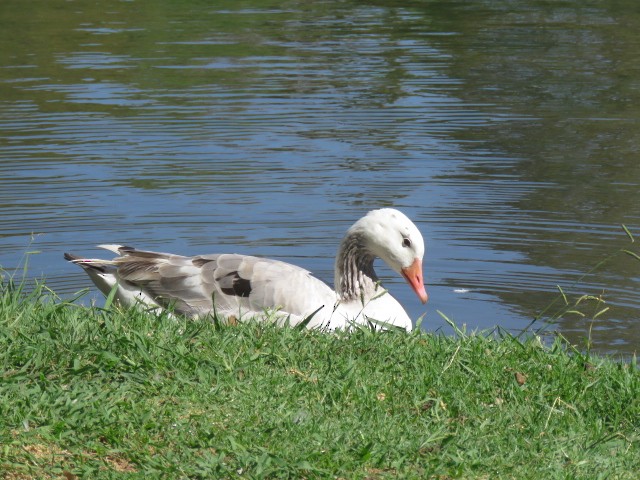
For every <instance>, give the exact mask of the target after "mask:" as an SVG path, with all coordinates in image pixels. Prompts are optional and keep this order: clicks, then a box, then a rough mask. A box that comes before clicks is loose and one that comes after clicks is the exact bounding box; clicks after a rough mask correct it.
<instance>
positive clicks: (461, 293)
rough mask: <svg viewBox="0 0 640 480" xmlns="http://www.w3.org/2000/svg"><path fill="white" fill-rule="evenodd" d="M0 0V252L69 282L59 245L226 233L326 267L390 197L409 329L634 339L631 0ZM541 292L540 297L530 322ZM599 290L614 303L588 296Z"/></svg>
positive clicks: (394, 287) (629, 343)
mask: <svg viewBox="0 0 640 480" xmlns="http://www.w3.org/2000/svg"><path fill="white" fill-rule="evenodd" d="M521 3H523V2H512V1H507V0H504V1H499V0H498V1H489V0H486V1H480V0H478V1H474V2H467V1H465V2H462V1H460V2H456V1H447V2H438V1H414V2H406V1H403V2H393V1H392V2H389V1H385V2H375V1H365V2H363V1H355V0H347V1H320V2H302V1H289V2H278V3H276V4H264V2H258V1H255V0H254V1H250V0H247V1H233V2H232V1H225V2H215V4H212V3H211V2H202V1H190V2H174V1H170V0H164V1H150V0H140V1H105V2H95V4H94V3H87V2H75V1H68V2H64V3H63V2H47V1H44V0H31V1H29V2H25V1H24V0H4V1H3V2H2V3H1V4H0V48H1V49H0V51H1V52H2V55H1V56H0V159H1V163H0V204H1V205H2V215H1V216H0V265H2V266H3V267H4V268H5V269H9V270H10V269H13V268H16V267H18V266H20V265H21V263H22V262H23V261H24V258H25V255H26V252H30V251H38V252H39V253H37V254H32V255H26V256H28V257H29V272H30V275H32V276H40V275H44V276H46V278H47V282H48V285H49V286H50V287H51V288H53V289H54V290H55V291H56V292H58V293H60V294H62V295H65V294H70V293H72V292H75V291H77V290H80V289H82V288H84V287H87V286H89V283H88V279H87V278H86V277H85V276H84V275H83V274H82V272H80V271H79V269H77V267H74V266H72V265H70V264H67V263H66V262H64V260H63V259H62V252H63V251H71V252H75V253H81V254H89V255H97V254H98V253H99V252H98V251H97V250H94V249H93V247H92V246H93V245H96V244H99V243H124V244H128V245H134V246H137V247H140V248H147V249H156V250H160V251H171V252H176V253H184V254H195V253H213V252H222V251H233V252H239V253H247V254H256V255H264V256H269V257H274V258H278V259H283V260H286V261H290V262H292V263H296V264H299V265H301V266H304V267H306V268H308V269H310V270H312V271H313V272H314V273H316V274H317V275H318V276H319V277H320V278H322V279H324V280H326V281H328V282H331V281H332V265H333V257H334V254H335V250H336V248H337V244H338V242H339V240H340V238H341V236H342V234H343V233H344V231H345V229H346V228H347V227H348V226H349V225H350V224H351V223H352V222H353V221H354V220H355V219H357V218H358V217H360V216H361V215H362V214H363V213H365V212H366V211H367V210H369V209H371V208H378V207H382V206H394V207H397V208H400V209H402V210H403V211H405V212H406V213H407V214H408V215H409V216H410V217H411V218H413V219H414V220H415V222H416V223H417V224H418V226H419V228H420V229H421V230H422V232H423V234H424V236H425V239H426V241H427V254H426V258H425V277H426V283H427V290H428V291H429V293H430V296H431V300H430V302H429V303H428V304H427V305H426V306H421V305H420V304H419V302H418V300H417V299H416V298H415V297H414V296H413V293H412V292H411V291H410V290H409V289H408V288H407V287H406V286H405V285H404V284H403V281H402V280H401V279H399V278H397V277H396V276H395V275H394V274H392V272H389V270H388V269H386V268H384V267H382V266H381V267H379V271H380V273H381V274H382V276H383V278H384V280H385V285H386V286H387V287H389V288H390V290H391V291H392V292H393V294H394V295H395V296H396V297H397V298H398V299H399V300H400V301H401V302H402V303H403V304H404V305H405V306H406V308H407V310H408V311H409V312H410V314H411V315H412V316H413V317H416V318H417V317H418V316H420V315H422V314H426V315H425V318H424V322H423V328H425V329H427V330H438V329H444V330H445V331H449V329H448V327H447V324H446V322H445V321H444V319H443V318H442V317H441V316H440V315H439V314H438V313H437V311H438V310H439V311H442V312H444V313H445V314H446V315H447V316H448V317H450V318H451V319H453V320H454V321H455V322H456V323H458V324H465V325H467V327H468V328H469V329H476V328H477V329H485V328H493V327H495V326H496V325H499V326H501V327H503V328H505V329H506V330H508V331H511V332H518V331H520V330H521V329H522V328H525V327H526V326H527V325H529V323H530V322H531V320H532V319H533V318H536V316H537V315H539V314H540V312H542V311H544V310H545V307H546V306H547V305H549V304H551V302H553V301H556V302H558V299H559V294H558V289H557V286H558V285H560V286H561V287H562V288H563V291H564V292H565V293H566V295H567V297H568V300H569V301H570V302H574V301H576V299H577V298H579V297H580V295H583V294H589V295H592V296H596V297H597V296H602V297H603V299H604V300H605V301H606V302H607V303H606V305H602V304H598V302H594V301H591V302H590V303H589V302H583V303H581V304H580V308H581V309H582V310H583V311H584V313H586V314H587V316H586V317H584V318H583V317H580V316H578V315H575V314H574V315H571V314H570V315H567V316H564V317H563V318H560V319H558V320H557V324H555V325H553V326H552V327H551V329H556V330H558V331H560V332H561V333H562V334H563V335H565V336H567V337H568V338H569V339H570V340H571V341H573V342H575V343H577V344H579V345H584V342H585V341H586V339H587V338H589V337H590V338H591V341H592V343H593V348H594V349H595V350H596V351H598V352H601V353H614V354H620V355H628V354H631V353H633V352H636V351H637V350H638V345H639V344H640V322H639V320H640V318H639V317H640V315H639V314H638V311H639V310H638V309H639V307H640V299H639V298H638V287H639V285H640V262H639V261H637V260H635V259H634V258H632V257H631V256H629V255H624V254H623V255H618V256H616V257H615V258H613V259H612V260H611V261H610V262H608V263H607V264H606V265H604V266H603V267H602V268H600V269H599V270H597V271H596V272H595V273H592V274H588V275H586V276H583V275H584V274H585V273H587V272H589V271H590V269H591V268H592V267H594V266H595V265H597V264H598V263H599V262H600V261H602V260H603V259H604V258H605V257H607V256H608V255H610V254H612V253H614V252H616V251H617V250H619V249H620V248H631V249H634V251H635V252H638V248H637V247H635V245H632V244H631V243H630V242H629V239H628V238H627V236H626V234H625V233H624V231H623V230H622V228H621V227H620V224H622V223H624V224H626V225H627V226H628V228H629V229H630V231H631V232H632V233H634V234H635V235H636V236H637V237H638V238H639V239H640V202H638V187H639V186H640V169H639V168H638V166H639V165H640V163H639V162H638V151H639V150H640V148H639V147H640V128H639V126H640V125H639V123H640V122H639V120H638V119H639V118H640V115H639V114H640V98H639V97H640V80H638V79H640V75H639V73H640V72H639V71H638V70H639V69H640V58H638V57H640V48H639V45H638V43H639V42H640V40H639V38H638V36H637V30H638V28H640V9H638V8H637V5H636V2H635V1H633V0H628V1H624V0H622V1H619V2H608V3H602V2H596V1H589V0H587V1H577V0H575V1H571V0H567V1H565V2H542V1H540V2H526V3H527V5H521ZM559 306H560V304H559V303H556V304H554V306H553V307H552V308H551V309H549V310H547V312H546V314H545V315H543V316H542V318H541V320H539V321H538V322H536V323H534V328H536V327H542V326H543V325H544V320H548V319H549V315H551V314H552V313H553V312H554V311H556V310H557V307H559ZM605 306H608V307H610V309H609V310H608V311H607V312H605V313H603V314H602V315H600V316H598V317H597V318H595V319H593V318H592V317H593V316H594V314H595V313H597V312H598V311H600V310H601V309H602V308H604V307H605Z"/></svg>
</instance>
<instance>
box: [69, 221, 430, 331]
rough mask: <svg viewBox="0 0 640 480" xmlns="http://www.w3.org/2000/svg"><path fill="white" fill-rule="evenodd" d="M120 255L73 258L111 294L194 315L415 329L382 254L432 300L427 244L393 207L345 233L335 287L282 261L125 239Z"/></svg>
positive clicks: (131, 302)
mask: <svg viewBox="0 0 640 480" xmlns="http://www.w3.org/2000/svg"><path fill="white" fill-rule="evenodd" d="M101 247H103V248H106V249H108V250H111V251H114V252H115V253H118V254H119V256H118V257H116V258H115V259H113V260H98V259H87V258H80V257H77V256H75V255H70V254H65V258H66V259H67V260H69V261H71V262H73V263H75V264H78V265H80V266H81V267H82V268H83V269H84V270H85V271H86V272H87V273H88V275H89V277H90V278H91V279H92V280H93V282H94V283H95V284H96V286H97V287H98V288H99V289H100V290H101V291H102V292H103V293H104V294H105V295H108V294H109V293H110V292H111V290H112V289H113V288H114V286H115V285H117V292H116V299H117V300H118V301H119V302H120V303H121V304H123V305H135V304H139V303H142V304H144V305H149V306H154V307H160V308H164V307H171V308H172V309H173V311H174V312H176V313H178V314H183V315H187V316H191V317H202V316H206V315H210V314H217V315H219V316H222V317H234V318H236V319H237V320H240V321H241V320H244V319H250V318H275V319H276V320H278V321H280V322H282V323H284V322H286V321H288V322H289V323H290V324H291V325H295V324H298V323H300V322H302V321H304V320H305V319H307V318H308V317H309V316H310V315H312V314H313V317H312V318H311V320H310V321H309V322H308V325H307V326H308V327H309V328H314V327H320V328H328V329H336V328H348V327H349V326H350V325H351V324H353V323H366V322H368V321H371V320H375V321H379V322H383V323H389V324H392V325H396V326H399V327H402V328H405V329H406V330H411V328H412V322H411V319H410V318H409V316H408V315H407V313H406V312H405V311H404V309H403V308H402V306H401V305H400V304H399V303H398V302H397V301H396V300H395V299H394V298H393V297H392V296H391V295H390V294H389V293H387V292H385V290H384V289H383V288H382V287H381V286H380V284H379V282H378V279H377V277H376V274H375V272H374V270H373V260H374V258H376V257H380V258H382V259H383V260H384V261H385V262H386V263H387V264H389V266H390V267H391V268H393V269H394V270H395V271H397V272H398V273H400V274H401V275H403V276H404V277H405V279H406V280H407V282H408V283H409V284H410V285H411V287H412V288H413V290H414V291H415V292H416V294H417V295H418V296H419V297H420V299H421V300H422V301H423V303H424V302H426V301H427V294H426V291H425V289H424V284H423V282H422V256H423V253H424V243H423V240H422V236H421V235H420V232H419V231H418V229H417V228H416V226H415V225H414V224H413V223H412V222H411V221H410V220H409V219H408V218H407V217H406V216H405V215H404V214H402V213H401V212H399V211H397V210H393V209H381V210H373V211H371V212H369V213H368V214H367V215H366V216H365V217H363V218H361V219H360V220H358V221H357V222H356V223H355V224H354V225H353V226H352V227H351V228H350V229H349V230H348V231H347V234H346V235H345V237H344V239H343V241H342V243H341V245H340V249H339V251H338V256H337V258H336V264H335V287H336V290H335V291H334V290H333V289H331V288H330V287H329V286H328V285H327V284H325V283H324V282H322V281H320V280H318V279H317V278H315V277H314V276H312V275H311V273H310V272H308V271H307V270H305V269H303V268H300V267H297V266H294V265H291V264H288V263H285V262H280V261H277V260H271V259H265V258H259V257H253V256H247V255H237V254H212V255H198V256H194V257H185V256H181V255H174V254H168V253H157V252H147V251H143V250H136V249H134V248H131V247H124V246H120V245H101Z"/></svg>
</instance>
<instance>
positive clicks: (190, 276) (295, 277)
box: [115, 248, 335, 316]
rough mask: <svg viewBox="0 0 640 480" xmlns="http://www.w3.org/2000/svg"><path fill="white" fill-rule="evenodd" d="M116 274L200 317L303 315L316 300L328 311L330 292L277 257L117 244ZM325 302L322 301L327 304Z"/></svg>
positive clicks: (332, 298) (314, 306)
mask: <svg viewBox="0 0 640 480" xmlns="http://www.w3.org/2000/svg"><path fill="white" fill-rule="evenodd" d="M120 253H121V254H122V256H121V257H118V258H116V259H115V262H116V264H117V265H118V277H119V278H120V280H121V281H125V282H129V283H131V284H133V285H135V286H136V287H138V288H140V289H141V290H142V291H143V292H144V293H145V294H146V295H148V296H149V297H151V298H153V299H154V300H155V301H157V302H158V304H160V305H162V306H165V307H167V306H169V305H172V306H173V308H175V310H176V311H177V312H178V313H182V314H185V315H190V316H199V315H204V314H206V313H209V312H211V311H212V310H214V302H215V309H216V311H218V312H220V313H223V314H225V313H226V314H235V315H237V314H238V313H242V314H252V313H253V314H261V313H263V311H264V310H265V309H271V308H279V309H281V310H282V313H284V314H290V315H292V316H304V315H308V314H310V313H311V312H313V311H315V310H316V309H317V308H318V307H320V306H321V305H325V307H326V309H328V310H331V309H332V308H333V303H334V302H335V294H334V293H333V291H332V290H331V288H329V287H328V286H327V285H326V284H325V283H323V282H321V281H320V280H318V279H316V278H315V277H313V276H312V275H311V273H310V272H308V271H307V270H304V269H302V268H299V267H296V266H294V265H290V264H288V263H284V262H280V261H277V260H270V259H263V258H259V257H252V256H245V255H236V254H220V255H200V256H196V257H184V256H180V255H171V254H162V253H159V254H156V253H154V252H145V251H139V250H135V249H132V248H126V249H121V251H120ZM328 303H329V304H330V305H327V304H328Z"/></svg>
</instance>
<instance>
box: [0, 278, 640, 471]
mask: <svg viewBox="0 0 640 480" xmlns="http://www.w3.org/2000/svg"><path fill="white" fill-rule="evenodd" d="M1 294H2V295H1V297H0V345H2V348H1V349H0V472H2V473H0V477H2V476H3V477H4V478H6V479H26V478H38V479H40V478H66V479H75V478H92V479H101V478H105V479H106V478H171V479H180V478H194V479H197V478H349V479H351V478H359V479H365V478H366V479H384V478H436V479H449V478H474V479H475V478H486V479H489V478H491V479H494V478H517V479H522V478H524V479H526V478H536V479H537V478H545V479H554V478H562V479H565V478H589V479H594V478H611V479H626V478H628V479H636V478H638V471H640V373H639V371H638V369H637V368H636V364H635V359H633V360H632V361H631V363H624V362H616V361H613V360H611V359H607V358H599V357H594V356H591V355H590V354H583V353H580V352H577V351H574V350H572V349H571V348H570V347H568V346H567V345H566V343H565V342H563V341H562V339H560V338H558V339H557V340H556V341H555V343H553V345H551V346H550V347H545V346H543V345H541V343H540V341H539V340H538V339H537V338H536V337H532V338H529V339H526V340H518V339H515V338H513V337H511V336H510V335H507V334H497V335H496V334H494V335H488V334H466V333H464V332H459V334H458V335H457V336H456V337H449V336H445V335H442V334H427V333H421V332H415V333H412V334H405V333H399V332H386V333H374V332H371V331H368V330H364V329H363V330H359V331H356V332H353V333H351V334H344V333H338V334H323V333H319V332H315V331H299V330H296V329H292V328H276V327H273V326H270V325H264V324H257V323H250V324H243V325H237V326H225V325H220V324H219V323H214V322H210V321H204V320H203V321H186V320H175V319H171V318H168V317H166V316H162V315H160V316H158V315H154V314H145V313H141V312H137V311H126V312H122V311H119V310H118V309H116V308H110V309H107V310H105V309H100V308H97V307H83V306H77V305H74V304H73V303H71V302H65V301H62V300H60V299H57V298H56V297H55V296H53V295H52V294H51V293H50V292H48V291H47V290H46V288H45V287H43V286H42V285H40V286H39V287H38V288H36V290H35V291H34V292H32V293H30V294H27V293H26V292H25V291H23V290H22V288H20V287H19V286H16V285H13V284H12V282H11V281H10V280H9V281H6V280H5V281H4V283H3V284H2V292H1Z"/></svg>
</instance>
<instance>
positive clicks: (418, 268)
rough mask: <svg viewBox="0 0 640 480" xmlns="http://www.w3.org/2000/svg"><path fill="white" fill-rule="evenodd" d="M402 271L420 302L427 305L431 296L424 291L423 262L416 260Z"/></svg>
mask: <svg viewBox="0 0 640 480" xmlns="http://www.w3.org/2000/svg"><path fill="white" fill-rule="evenodd" d="M400 271H401V272H402V276H403V277H404V279H405V280H406V281H407V283H408V284H409V285H410V286H411V288H412V289H413V291H414V292H416V295H418V298H420V301H421V302H422V303H427V300H429V295H427V291H426V290H425V289H424V281H423V279H422V260H420V259H419V258H416V259H415V260H414V261H413V263H412V264H411V265H409V266H408V267H406V268H403V269H401V270H400Z"/></svg>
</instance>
